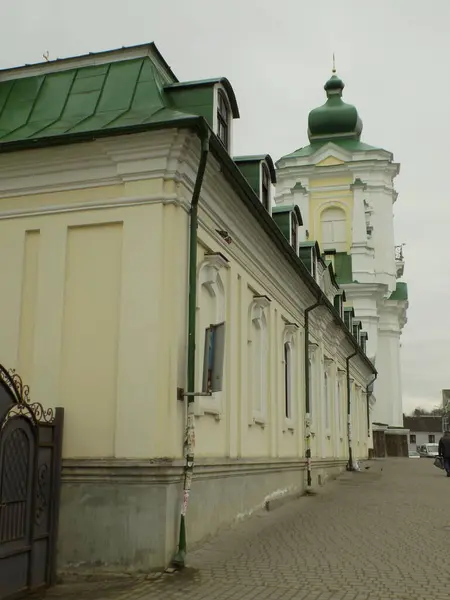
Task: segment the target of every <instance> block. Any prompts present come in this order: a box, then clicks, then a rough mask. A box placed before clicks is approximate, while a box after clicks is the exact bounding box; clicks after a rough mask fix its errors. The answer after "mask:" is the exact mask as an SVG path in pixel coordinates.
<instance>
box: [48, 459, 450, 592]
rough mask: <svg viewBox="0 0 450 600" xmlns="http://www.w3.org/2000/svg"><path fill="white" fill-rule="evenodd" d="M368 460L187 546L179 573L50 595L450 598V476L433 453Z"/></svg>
mask: <svg viewBox="0 0 450 600" xmlns="http://www.w3.org/2000/svg"><path fill="white" fill-rule="evenodd" d="M367 464H369V465H371V466H370V468H369V469H367V470H363V471H362V472H360V473H346V474H344V475H343V476H342V477H340V478H339V479H338V480H337V481H336V482H334V483H331V484H328V485H327V486H326V487H325V488H321V490H320V493H319V494H318V495H317V496H315V497H307V498H306V497H305V498H301V499H299V500H296V501H293V502H290V503H289V504H286V505H284V506H283V507H281V508H278V509H276V510H274V511H273V512H269V513H267V512H265V513H262V514H261V515H258V516H255V517H253V518H251V519H249V520H248V521H246V522H244V523H241V524H239V525H237V526H235V527H233V528H231V529H230V530H229V531H227V532H226V533H225V534H222V535H221V536H220V537H217V538H215V539H214V540H212V541H210V542H208V543H207V544H204V545H203V546H202V547H201V548H199V549H197V550H194V551H191V552H190V553H189V555H188V568H186V569H185V570H184V571H183V572H179V573H175V574H164V575H162V576H160V577H159V578H157V579H153V580H140V581H137V580H129V581H123V580H120V581H116V582H109V583H107V584H106V583H105V584H100V583H92V584H90V585H89V584H86V583H84V584H79V585H74V584H72V585H67V586H66V585H64V586H60V587H59V588H56V589H55V590H52V591H50V592H48V593H47V595H46V598H47V599H48V600H50V599H53V598H55V599H56V598H58V599H60V600H66V599H67V600H69V599H72V598H75V597H77V596H78V597H80V598H83V600H107V599H108V600H155V599H161V600H175V599H178V598H180V599H181V598H183V600H252V599H256V598H257V599H258V600H265V599H271V600H291V599H292V600H293V599H295V600H411V599H412V598H413V599H414V600H444V599H445V600H448V598H450V575H449V574H448V565H447V562H446V561H444V560H443V558H442V557H447V556H448V553H449V549H450V510H449V508H448V507H447V505H448V500H449V498H450V480H448V479H447V478H446V477H444V476H443V474H442V471H439V470H438V469H436V468H435V467H433V464H432V461H431V460H429V459H420V460H409V459H392V460H387V461H372V462H370V463H367Z"/></svg>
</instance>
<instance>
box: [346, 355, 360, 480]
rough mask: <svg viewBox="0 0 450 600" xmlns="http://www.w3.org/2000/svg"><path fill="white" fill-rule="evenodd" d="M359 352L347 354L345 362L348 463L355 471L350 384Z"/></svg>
mask: <svg viewBox="0 0 450 600" xmlns="http://www.w3.org/2000/svg"><path fill="white" fill-rule="evenodd" d="M357 354H358V352H357V351H356V350H355V352H353V354H350V356H347V358H346V359H345V364H346V368H347V439H348V464H347V471H354V467H353V448H352V417H351V412H352V400H351V393H350V388H351V384H350V361H351V360H352V358H353V357H354V356H356V355H357Z"/></svg>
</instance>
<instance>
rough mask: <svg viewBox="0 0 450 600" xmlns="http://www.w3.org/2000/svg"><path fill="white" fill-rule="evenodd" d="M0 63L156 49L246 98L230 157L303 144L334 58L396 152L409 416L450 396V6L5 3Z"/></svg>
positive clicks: (349, 97) (353, 99)
mask: <svg viewBox="0 0 450 600" xmlns="http://www.w3.org/2000/svg"><path fill="white" fill-rule="evenodd" d="M0 2H1V7H0V50H1V51H0V67H1V68H5V67H11V66H16V65H21V64H24V63H34V62H41V61H42V55H43V53H44V52H45V51H47V50H48V51H49V53H50V59H55V58H63V57H67V56H73V55H77V54H84V53H87V52H97V51H100V50H108V49H112V48H117V47H121V46H129V45H134V44H140V43H146V42H151V41H154V42H155V43H156V44H157V46H158V48H159V50H160V52H161V53H162V54H163V56H164V57H165V58H166V60H167V62H168V63H169V65H170V66H171V67H172V69H173V70H174V72H175V74H176V75H177V77H178V78H179V79H180V80H191V79H204V78H208V77H213V76H225V77H228V79H230V81H231V83H232V85H233V88H234V90H235V93H236V96H237V100H238V103H239V108H240V113H241V119H240V120H239V121H235V137H234V153H235V154H247V153H248V154H253V153H261V152H268V153H270V154H271V155H272V157H273V158H274V159H278V158H279V157H280V156H282V155H283V154H286V153H288V152H291V151H293V150H295V149H296V148H299V147H300V146H303V145H305V144H307V141H308V138H307V134H306V127H307V116H308V112H309V110H310V109H311V108H314V107H316V106H318V105H319V104H322V103H323V102H324V91H323V84H324V82H325V81H326V79H327V78H328V77H329V75H330V70H331V61H332V53H333V52H335V53H336V66H337V71H338V74H339V75H340V76H341V77H342V78H343V80H344V82H345V84H346V88H345V91H344V97H345V100H346V101H348V102H350V103H352V104H355V105H356V107H357V108H358V110H359V114H360V116H361V117H362V119H363V122H364V130H363V135H362V139H363V141H365V142H367V143H368V144H371V145H374V146H382V147H383V148H385V149H387V150H390V151H391V152H393V153H394V157H395V160H396V161H398V162H400V163H401V170H400V175H399V176H398V177H397V179H396V188H397V191H398V192H399V197H398V200H397V203H396V205H395V207H394V210H395V227H396V241H397V243H406V247H405V255H406V268H405V280H406V281H407V282H408V285H409V295H410V309H409V312H408V318H409V322H408V324H407V325H406V328H405V330H404V334H403V336H402V363H403V390H404V410H405V411H410V410H412V409H413V408H414V407H416V406H418V405H422V406H426V407H428V406H433V405H434V404H437V403H439V402H440V390H441V388H447V387H448V388H450V365H449V359H450V354H449V348H450V343H449V342H450V310H449V307H450V283H449V281H448V279H447V278H448V276H449V274H450V269H449V263H448V261H449V246H450V243H449V242H448V238H449V233H450V197H449V192H448V185H447V182H446V177H447V175H448V174H449V171H450V158H449V151H448V149H447V144H448V140H449V139H450V121H449V112H450V111H449V108H448V105H449V99H450V76H449V71H450V35H449V31H450V0H432V1H428V2H424V1H420V0H376V1H374V0H372V1H368V0H339V2H336V1H335V0H321V1H320V2H317V1H312V0H308V1H306V0H277V1H274V0H226V1H225V0H221V1H220V2H219V1H218V0H126V1H120V2H119V1H118V0H77V1H76V2H74V1H73V0H71V1H69V0H14V1H12V0H11V1H8V0H0Z"/></svg>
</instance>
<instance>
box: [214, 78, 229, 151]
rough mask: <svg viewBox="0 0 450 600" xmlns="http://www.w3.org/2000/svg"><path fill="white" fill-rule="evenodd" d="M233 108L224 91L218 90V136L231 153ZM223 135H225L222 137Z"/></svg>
mask: <svg viewBox="0 0 450 600" xmlns="http://www.w3.org/2000/svg"><path fill="white" fill-rule="evenodd" d="M230 117H231V107H230V103H229V101H228V98H227V95H226V93H225V91H224V90H222V89H221V88H219V89H218V90H217V106H216V122H217V126H216V135H217V137H218V138H219V140H220V142H221V143H222V145H223V146H224V148H225V149H226V150H227V151H228V152H229V151H230V140H231V136H230V123H231V118H230ZM222 133H223V135H222Z"/></svg>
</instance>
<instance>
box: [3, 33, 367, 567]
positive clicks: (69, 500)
mask: <svg viewBox="0 0 450 600" xmlns="http://www.w3.org/2000/svg"><path fill="white" fill-rule="evenodd" d="M18 98H21V99H22V101H23V102H22V105H21V111H18V110H17V100H18ZM0 99H1V106H0V110H1V113H0V119H3V124H5V123H6V125H5V127H3V128H2V134H1V138H0V150H1V154H0V165H1V169H0V181H1V185H0V252H1V255H2V256H3V257H4V260H3V261H2V264H1V266H0V273H1V277H0V280H1V282H2V294H1V306H2V310H1V311H0V329H1V331H2V336H1V339H0V362H1V363H2V364H3V365H5V366H6V367H8V368H10V367H11V368H15V369H16V370H17V371H18V372H19V373H20V374H21V376H22V378H23V380H24V381H25V382H26V383H27V384H29V385H30V388H31V396H32V398H33V399H35V400H39V401H40V402H42V403H43V404H45V405H47V406H62V407H64V409H65V428H64V439H63V472H62V493H61V505H60V526H59V541H58V564H59V568H60V569H62V570H65V569H72V568H75V567H76V568H81V567H84V568H87V569H93V568H96V569H115V568H121V569H123V568H126V569H130V570H136V569H147V568H151V567H161V566H163V565H167V564H168V563H169V562H170V560H171V559H172V557H173V555H174V553H175V551H176V548H177V544H178V543H179V528H180V513H182V514H183V520H184V517H186V535H187V540H188V542H193V541H196V540H199V539H201V538H202V537H204V536H206V535H209V534H211V533H213V532H214V531H216V530H217V529H218V528H219V527H220V526H222V525H224V524H226V523H229V522H232V521H234V520H236V519H239V518H243V517H244V516H247V515H250V514H251V513H252V512H254V511H255V510H258V509H260V508H263V507H264V506H265V504H266V503H267V502H268V501H270V500H271V499H274V498H288V497H290V496H293V495H295V494H298V493H301V492H303V491H304V490H305V489H306V487H307V486H308V484H311V485H312V486H313V487H314V486H316V485H318V484H319V482H323V481H325V480H326V478H327V477H329V476H334V475H336V474H337V473H338V472H339V471H340V470H342V469H345V468H346V466H349V445H350V447H351V448H352V451H353V459H364V458H367V455H368V447H369V444H370V438H369V437H368V435H369V434H370V428H369V429H368V416H367V399H366V391H367V389H366V388H367V385H368V384H369V383H370V381H371V380H372V379H373V375H374V373H375V369H374V367H373V365H372V364H371V362H370V361H369V359H368V358H367V357H366V355H365V353H364V343H363V339H364V338H363V337H361V336H360V335H359V333H358V334H357V335H356V337H355V336H354V335H353V331H350V330H349V329H348V327H347V326H346V325H345V324H344V322H343V320H342V318H341V317H343V315H344V313H343V311H342V302H341V301H340V300H341V299H342V289H340V288H339V286H338V285H337V283H336V280H335V276H334V270H333V268H332V266H331V265H330V262H329V261H328V262H325V261H324V259H323V257H320V256H319V255H316V252H315V249H314V248H312V249H308V248H306V250H307V251H308V252H310V256H309V259H308V260H309V263H308V261H306V262H305V261H302V260H301V259H300V257H299V252H300V253H301V252H305V247H304V246H302V245H301V243H300V240H301V239H302V235H303V234H302V226H301V218H302V217H303V219H305V216H306V217H307V216H308V215H307V213H306V214H305V210H304V208H303V207H300V208H301V214H299V213H298V209H297V211H296V210H295V209H292V210H287V211H285V212H283V211H282V212H281V213H277V212H276V211H274V213H273V215H272V206H271V199H270V194H271V189H272V185H273V184H274V183H275V178H276V176H275V172H274V169H273V163H272V161H271V159H270V157H269V156H265V155H264V156H262V157H249V158H248V160H244V159H239V160H236V161H234V160H233V159H232V126H233V119H234V118H237V117H238V116H239V112H238V108H237V102H236V98H235V97H234V93H233V90H232V88H231V85H230V84H229V82H228V81H227V80H225V79H217V80H213V81H210V80H208V81H201V82H188V83H180V82H178V81H177V79H176V77H175V76H174V74H173V73H172V71H171V70H170V68H169V67H168V66H167V64H166V63H165V61H164V59H163V58H162V56H161V55H160V54H159V52H158V51H157V49H156V48H155V46H154V45H153V44H150V45H146V46H140V47H136V48H130V49H123V50H118V51H112V52H107V53H102V54H98V55H89V56H86V57H79V58H74V59H67V60H61V61H56V62H54V63H52V62H50V63H45V64H42V65H35V66H29V67H22V68H18V69H11V70H9V71H3V72H1V73H0ZM75 142H76V143H75ZM239 165H240V166H239ZM346 181H347V180H346ZM195 197H197V198H198V215H197V216H198V228H197V229H195V230H193V229H192V220H191V217H192V214H193V198H195ZM286 217H287V218H288V219H289V224H290V225H289V230H288V231H287V230H286V231H284V230H283V227H282V222H283V218H286ZM192 236H195V237H194V238H193V237H192ZM193 243H194V247H195V248H196V253H197V256H196V260H195V261H194V265H195V271H194V272H191V276H192V273H193V275H194V277H195V279H194V281H195V293H194V292H193V289H192V287H191V289H190V288H189V277H190V271H189V257H191V258H192V256H193V254H192V244H193ZM308 264H309V269H308V268H307V265H308ZM189 289H190V293H189ZM192 297H194V298H195V306H192V304H191V309H192V308H193V310H192V311H191V320H190V319H189V306H190V302H192ZM190 298H191V300H190ZM317 304H318V306H317V308H314V310H311V311H310V312H308V313H307V314H308V317H307V319H308V329H309V333H308V337H306V333H305V311H306V310H307V309H308V308H311V307H313V306H314V305H317ZM194 321H195V323H194ZM188 322H189V323H191V325H192V323H194V329H193V330H189V334H188V328H189V325H188ZM219 323H224V324H225V344H224V368H223V384H222V385H221V386H220V387H221V391H218V392H215V393H213V394H211V395H207V396H188V397H186V396H184V395H183V394H185V393H197V392H200V391H202V389H203V360H204V354H205V348H204V346H205V330H206V329H207V328H208V327H209V326H210V325H213V324H219ZM351 329H352V328H351ZM192 331H194V336H195V338H196V340H195V364H194V382H195V389H191V390H190V389H188V381H189V373H188V371H189V368H192V365H193V360H192V357H191V358H190V359H189V360H190V362H189V365H188V355H189V352H188V349H189V347H190V344H192V339H190V335H191V337H192ZM191 347H192V346H191ZM350 357H351V358H350ZM306 365H308V367H306ZM188 367H189V368H188ZM306 368H308V369H309V370H308V375H309V386H307V387H305V381H306V380H307V375H306ZM191 376H192V375H191ZM347 388H348V389H349V390H350V399H349V398H348V395H347ZM307 397H308V398H307ZM188 400H193V402H192V403H190V406H189V410H190V411H191V412H192V413H193V418H192V419H191V420H189V419H187V413H188V412H189V411H188V410H187V409H188V406H187V405H188ZM348 400H349V402H348ZM307 408H309V412H307V410H306V409H307ZM348 408H349V409H350V412H349V422H348V423H347V420H348V415H347V412H348ZM191 409H193V410H191ZM187 422H188V425H189V426H190V428H188V431H187V432H186V423H187ZM186 433H187V434H188V436H190V438H189V440H188V446H186V441H185V437H186ZM349 433H350V436H349ZM194 435H195V438H194ZM194 441H195V463H194V464H195V466H194V468H193V479H192V488H191V489H190V494H189V493H187V494H185V495H184V498H185V502H183V490H182V488H183V485H182V481H183V469H184V468H185V456H184V450H185V448H186V447H188V448H190V451H192V452H193V451H194V446H193V444H194ZM189 444H190V446H189ZM309 446H310V450H311V453H310V454H311V457H309V455H308V447H309ZM352 467H353V462H351V464H350V468H352ZM190 469H191V471H190V474H191V475H192V464H191V465H190ZM308 474H309V475H310V476H311V481H308ZM187 487H189V486H187ZM187 491H188V492H189V490H187ZM187 500H189V503H187Z"/></svg>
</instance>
